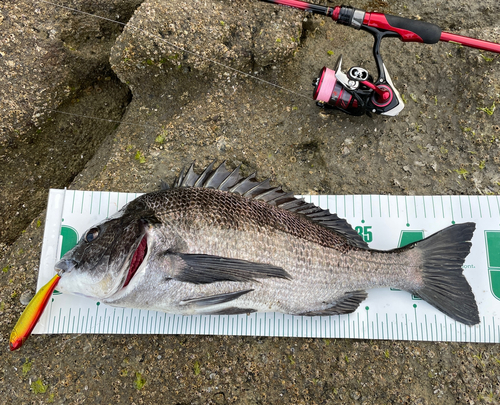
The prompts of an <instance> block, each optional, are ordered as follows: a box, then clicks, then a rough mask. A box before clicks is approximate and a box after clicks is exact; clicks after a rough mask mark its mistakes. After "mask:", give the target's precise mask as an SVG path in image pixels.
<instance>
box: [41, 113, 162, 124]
mask: <svg viewBox="0 0 500 405" xmlns="http://www.w3.org/2000/svg"><path fill="white" fill-rule="evenodd" d="M44 111H50V112H55V113H59V114H64V115H72V116H74V117H80V118H89V119H93V120H99V121H106V122H116V123H117V124H127V125H135V126H137V127H145V128H155V129H160V128H159V127H157V126H155V125H147V124H138V123H136V122H131V121H119V120H112V119H109V118H99V117H93V116H91V115H84V114H75V113H69V112H66V111H58V110H53V109H51V108H45V109H44Z"/></svg>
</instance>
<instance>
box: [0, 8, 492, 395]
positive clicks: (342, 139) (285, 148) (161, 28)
mask: <svg viewBox="0 0 500 405" xmlns="http://www.w3.org/2000/svg"><path fill="white" fill-rule="evenodd" d="M83 3H85V2H72V4H73V6H74V7H75V8H79V7H80V6H81V7H83V6H84V5H83ZM94 3H95V2H93V3H92V4H94ZM104 3H105V2H102V4H101V3H99V4H100V6H99V7H101V8H98V9H97V8H96V9H95V10H94V9H85V8H84V10H86V11H88V12H90V13H96V14H99V12H100V11H102V12H104V11H106V12H107V13H109V14H106V15H108V16H110V18H115V17H113V13H115V11H113V10H114V9H113V8H112V5H110V6H109V8H107V7H106V6H105V5H104ZM108 3H109V2H108ZM117 3H118V2H117ZM17 4H18V3H16V4H10V3H6V4H2V6H0V7H3V8H2V9H1V10H2V15H3V20H2V21H1V22H0V23H1V24H6V21H10V22H9V24H11V23H12V21H14V20H13V17H12V16H13V15H15V16H18V15H20V14H22V15H23V16H25V17H24V23H23V24H24V25H25V27H23V29H25V30H27V29H33V27H34V25H33V24H36V22H37V21H39V17H37V15H40V14H41V15H43V14H44V13H45V15H51V16H52V15H54V13H55V11H54V8H50V7H49V6H47V5H43V4H38V5H37V7H35V8H33V9H32V11H30V9H29V7H28V6H26V9H25V10H24V11H23V12H22V13H19V12H17V11H16V10H17V9H16V7H18V6H17ZM27 4H31V3H27ZM113 4H114V3H113ZM351 5H353V6H355V7H359V8H364V9H369V10H374V9H376V11H382V12H387V13H391V14H395V15H402V16H405V17H417V18H419V17H420V18H422V19H424V20H426V21H430V22H434V23H436V24H438V25H440V26H441V27H442V28H443V29H444V30H447V31H452V32H454V33H461V34H465V35H471V36H475V37H479V38H484V39H488V40H492V41H500V26H499V25H498V15H499V12H500V6H499V4H498V2H497V1H496V0H486V1H484V2H481V3H480V4H479V3H466V2H464V1H463V0H453V1H450V2H446V3H445V2H443V3H442V4H439V5H438V8H437V9H436V4H435V2H431V1H428V0H426V1H409V2H407V3H405V4H402V3H399V2H395V1H388V2H373V1H371V2H366V1H356V2H353V3H351ZM19 7H20V6H19ZM36 9H39V12H38V14H36V11H35V10H36ZM59 12H60V13H62V14H64V15H71V16H72V18H82V19H84V21H85V23H84V25H85V27H87V29H92V30H98V28H97V27H99V26H100V24H101V23H103V22H101V21H100V20H98V19H97V18H95V17H94V19H92V18H91V17H90V16H85V17H83V16H78V15H77V14H76V13H69V12H67V11H62V10H59ZM65 13H66V14H65ZM47 18H48V17H47ZM20 19H21V18H20V17H18V18H17V20H16V21H19V20H20ZM65 21H66V20H65V19H62V20H61V22H63V23H64V22H65ZM12 24H14V23H12ZM68 24H69V25H68V26H67V27H66V28H65V29H66V30H67V32H68V35H70V34H71V35H70V37H71V38H76V39H74V40H73V42H72V43H73V45H72V47H75V48H76V49H80V47H81V46H83V45H81V44H80V43H81V42H82V41H83V40H82V38H84V37H81V38H80V39H78V38H77V37H78V35H77V34H76V33H78V32H80V31H81V30H80V29H76V28H77V27H75V26H73V25H72V24H74V23H69V22H68ZM82 24H83V22H82ZM2 26H3V25H2ZM62 26H64V24H62ZM110 29H111V28H110ZM299 30H300V33H299ZM49 31H50V30H49ZM49 31H48V32H49ZM113 32H115V34H113V35H114V36H115V37H116V34H117V33H118V31H113ZM49 37H50V35H49ZM115 37H113V41H112V42H113V46H112V47H111V45H109V46H106V47H102V48H101V50H100V51H99V54H100V55H101V57H104V56H105V58H108V57H109V58H110V60H111V66H112V69H113V72H114V73H115V74H116V75H117V76H118V77H119V78H120V79H121V80H122V81H123V82H124V83H125V84H126V85H127V86H128V87H129V88H130V89H131V91H132V100H131V102H130V104H128V106H127V110H126V112H125V114H124V115H123V116H122V117H121V118H118V120H121V121H122V123H121V124H120V125H119V126H118V127H117V128H116V131H114V132H112V133H111V134H110V135H108V136H107V137H106V139H105V140H104V141H103V143H102V144H101V146H100V147H99V148H98V150H97V152H95V154H93V152H92V153H89V154H87V155H86V157H87V156H89V157H90V156H91V155H92V154H93V156H92V158H91V159H90V160H89V161H88V162H87V163H86V166H85V168H83V169H71V170H73V171H76V170H78V171H77V172H75V173H73V175H72V176H70V178H68V180H66V181H70V180H71V178H73V177H75V176H74V175H75V174H77V173H78V175H77V176H76V177H75V178H74V180H73V182H72V183H71V184H68V183H66V184H68V185H69V187H70V188H75V189H90V190H116V191H142V192H144V191H152V190H154V189H157V187H158V184H159V181H160V180H161V179H167V180H168V181H170V180H172V179H173V178H174V176H175V175H176V173H177V172H178V171H179V170H180V169H181V168H182V167H183V166H185V165H186V164H187V163H189V162H191V161H192V160H196V161H197V162H198V165H199V166H200V167H201V166H203V165H204V164H206V163H207V162H208V161H211V160H213V159H214V158H215V159H217V160H218V161H222V160H224V159H226V160H227V161H228V165H229V166H231V167H234V166H236V165H238V164H242V166H243V169H244V171H246V172H250V171H253V170H258V171H259V173H260V175H261V177H271V178H273V180H274V181H275V182H276V183H279V184H283V185H285V186H286V188H288V189H291V190H294V191H296V192H297V193H325V194H326V193H331V194H335V193H338V194H343V193H346V194H348V193H353V194H354V193H381V194H388V193H390V194H405V195H419V194H491V193H494V194H498V193H499V191H500V170H499V167H500V161H499V156H500V151H499V147H500V120H499V118H498V117H499V111H498V108H495V107H496V106H497V105H498V104H499V103H500V70H499V64H500V60H499V57H498V56H495V55H493V54H490V53H486V52H480V51H478V50H473V49H470V48H465V47H459V46H456V45H454V44H446V43H440V44H436V45H421V44H402V43H401V42H399V41H398V40H395V39H386V40H384V42H383V45H382V54H383V57H384V62H385V64H386V66H387V67H388V70H389V72H390V74H391V77H392V79H393V81H394V84H395V86H396V87H397V88H398V89H399V90H400V93H402V94H403V95H404V98H405V100H406V108H405V110H403V112H402V113H401V114H400V115H399V116H398V117H395V118H384V117H374V118H369V117H359V118H354V117H348V116H346V115H343V114H341V113H338V112H330V113H328V112H324V111H322V110H320V109H318V107H316V106H315V105H314V103H313V102H312V101H310V97H311V93H312V86H311V82H312V79H313V78H315V77H316V75H317V73H318V72H319V70H320V69H321V68H322V67H323V66H325V65H326V66H329V67H331V68H333V66H334V64H335V60H336V58H337V57H338V56H339V55H343V58H344V66H345V67H350V66H353V65H359V66H363V67H366V68H368V69H369V70H370V71H371V72H376V69H375V66H374V64H373V62H372V57H371V43H372V39H371V37H370V36H368V35H367V34H365V33H363V32H357V31H355V30H352V29H350V28H346V27H341V26H339V25H336V24H334V23H332V22H331V21H328V20H326V19H323V18H320V17H311V16H308V15H306V14H303V13H301V12H297V11H293V10H290V9H286V8H281V7H274V6H271V5H267V4H260V3H256V2H251V1H229V0H224V1H223V0H207V1H205V0H200V1H189V2H188V1H146V2H144V3H143V4H142V5H141V6H140V7H139V8H138V9H137V11H136V12H135V13H134V15H133V17H132V18H131V19H130V21H129V22H128V25H127V27H126V29H125V30H124V31H123V33H122V34H121V35H120V37H119V38H117V40H116V41H115V40H114V38H115ZM85 38H86V37H85ZM108 38H109V40H110V41H111V38H112V36H109V37H108ZM83 43H85V41H83ZM172 45H175V46H172ZM9 46H10V45H9ZM39 46H40V45H39ZM179 47H181V48H182V49H179ZM9 49H10V48H9ZM12 49H13V50H12V52H19V53H20V54H21V53H22V56H19V57H18V59H20V58H24V59H23V60H24V61H28V60H29V58H30V57H31V59H32V62H33V65H32V66H39V64H40V61H39V60H38V59H37V54H36V53H35V51H34V49H35V48H34V47H29V46H26V47H24V48H23V49H19V48H18V47H16V46H14V47H13V48H12ZM22 51H24V52H22ZM188 51H189V52H188ZM9 54H10V53H9ZM199 54H202V55H203V59H200V58H199V57H198V56H195V55H199ZM1 56H2V58H0V62H4V64H3V65H2V66H3V67H2V68H3V69H10V67H9V64H6V63H5V61H6V59H5V56H4V55H1ZM16 63H17V62H16ZM23 63H26V69H28V71H29V70H30V69H33V68H29V67H28V65H29V64H28V63H27V62H23ZM0 65H1V63H0ZM5 66H7V67H5ZM90 66H91V64H90V63H89V64H88V67H89V69H90ZM84 67H85V66H83V65H82V66H81V69H82V70H85V69H84ZM60 68H61V69H62V70H64V69H63V67H60ZM37 69H38V67H37ZM93 70H94V71H95V70H96V69H93ZM85 71H87V70H85ZM89 71H90V70H89ZM4 72H10V73H9V74H11V75H12V70H4ZM70 74H71V72H67V71H64V73H60V74H59V75H58V76H60V75H63V77H65V76H64V75H70ZM89 74H90V73H89ZM248 74H252V76H254V77H250V76H249V75H248ZM79 75H80V76H82V82H85V80H86V79H85V80H83V78H85V77H86V76H85V74H84V73H81V74H80V73H79ZM23 76H26V77H24V79H25V80H26V82H25V83H26V84H29V86H31V87H33V88H34V89H39V88H42V87H43V86H45V87H47V85H46V84H44V83H46V82H43V81H41V80H39V79H37V78H35V77H33V76H30V77H28V76H27V75H23ZM102 77H104V80H103V83H104V82H106V81H105V77H107V76H102ZM109 77H111V76H109ZM109 81H110V82H111V81H113V80H109ZM41 82H42V83H41ZM91 82H92V83H93V84H92V86H95V85H98V83H101V82H99V81H91ZM5 83H6V82H2V83H1V85H0V89H2V91H4V94H7V93H5V88H6V87H5V86H6V84H5ZM58 83H59V82H58ZM87 83H88V82H87ZM96 83H97V84H96ZM40 86H42V87H40ZM21 88H22V86H21ZM92 88H94V87H92ZM58 89H59V87H57V86H54V87H53V88H49V87H47V90H46V91H45V92H42V94H44V93H47V99H46V100H45V101H43V100H42V101H39V104H36V103H34V104H33V106H32V107H29V106H27V105H25V104H23V103H25V101H23V100H25V99H28V100H32V99H33V100H35V99H36V97H39V94H40V91H35V90H30V87H26V89H25V93H22V92H18V93H15V92H10V93H8V94H7V96H6V97H5V98H2V101H1V102H2V103H6V102H9V103H17V104H13V105H15V106H21V107H20V108H19V109H20V110H22V111H24V112H26V111H28V112H27V113H26V114H27V115H26V116H27V117H29V120H31V119H32V118H31V117H32V114H33V111H35V107H37V108H38V110H37V111H39V109H42V111H44V112H45V113H46V114H47V116H48V110H43V107H44V105H43V103H47V105H46V107H48V108H50V109H52V108H55V106H57V105H59V104H64V103H65V102H66V103H68V104H70V102H71V99H72V98H73V97H75V95H74V94H70V95H68V97H67V98H65V97H62V95H61V93H60V90H58ZM115 92H116V93H119V94H121V93H120V92H122V90H118V87H116V88H110V89H109V94H115ZM32 93H33V94H32ZM49 93H50V94H49ZM24 94H26V96H23V95H24ZM57 97H60V98H57ZM110 98H112V97H110ZM7 99H8V101H5V100H7ZM49 99H50V100H51V101H50V103H49V101H47V100H49ZM54 100H57V101H54ZM107 101H109V99H108V100H107ZM105 102H106V101H105ZM51 103H52V104H51ZM35 104H36V105H35ZM88 105H89V106H91V107H89V108H90V109H89V110H88V112H89V114H87V115H89V116H93V117H95V116H98V117H100V115H98V114H97V111H101V112H104V113H105V115H106V114H108V113H107V111H106V110H103V109H102V108H101V107H98V106H99V104H97V103H96V102H95V100H94V101H91V102H89V104H88ZM28 107H29V108H28ZM30 108H31V110H30ZM121 108H122V107H121ZM30 111H31V112H30ZM70 112H74V111H70ZM78 113H79V114H81V113H82V112H81V111H78ZM5 117H6V119H5V120H2V123H3V124H4V127H5V128H7V131H10V132H8V134H9V136H10V137H11V138H12V137H14V138H15V136H14V135H12V134H11V133H12V129H16V128H18V127H19V128H21V129H22V131H21V132H22V133H23V134H28V132H29V131H28V132H26V131H27V130H26V129H25V128H26V125H25V124H24V123H23V122H26V120H24V121H23V119H24V118H23V119H22V117H24V115H5ZM12 117H14V118H15V119H14V118H12ZM20 117H21V118H20ZM50 117H51V118H52V119H53V120H54V123H53V125H59V126H61V125H63V124H60V120H61V119H62V114H57V113H52V114H51V115H50ZM74 118H75V119H76V117H74ZM16 120H17V121H16ZM7 125H10V127H8V126H7ZM45 125H49V124H45ZM93 126H94V127H99V126H101V122H100V121H97V120H94V125H93ZM9 128H10V130H9ZM41 128H42V130H44V128H49V127H48V126H43V125H42V127H41ZM56 128H57V127H56ZM62 128H64V126H63V127H62ZM82 130H83V131H87V130H90V129H89V128H82ZM23 131H25V132H23ZM106 131H107V133H110V132H109V131H110V130H109V129H107V130H106ZM79 133H80V136H81V134H82V133H85V134H86V132H79ZM77 135H78V131H77V133H76V134H75V136H74V143H75V144H76V145H78V144H79V142H81V137H78V136H77ZM24 136H25V135H23V136H22V137H19V139H24V138H23V137H24ZM14 138H12V139H14ZM16 139H17V138H16ZM101 139H102V138H101ZM97 142H98V141H96V143H97ZM2 151H5V152H3V153H2V156H3V157H5V158H6V159H12V156H14V155H13V153H12V151H11V150H9V149H2ZM66 154H67V155H68V156H69V157H70V159H69V161H68V162H73V161H74V160H75V156H76V157H77V158H78V154H81V153H80V152H78V151H77V149H76V146H75V148H70V149H69V150H68V152H66ZM29 155H31V156H32V159H28V158H26V159H27V161H29V162H34V161H35V159H39V158H38V157H37V154H36V153H35V152H33V151H32V150H31V152H30V154H29ZM76 160H77V159H76ZM80 160H83V161H86V159H82V158H80ZM43 166H44V167H45V168H46V169H45V170H47V172H49V171H50V170H51V165H50V162H49V164H44V165H43ZM7 167H12V169H9V171H8V172H6V173H7V174H8V176H9V179H11V181H13V179H17V178H18V177H17V176H22V174H23V173H21V172H23V171H26V170H25V169H23V170H20V169H19V170H18V171H16V170H15V165H12V166H8V165H7ZM19 167H21V166H19ZM58 171H62V170H58ZM40 176H45V174H40ZM19 178H22V177H19ZM21 184H23V185H22V186H20V187H18V188H19V189H28V188H29V190H31V191H30V193H31V194H35V193H37V192H39V193H41V191H37V190H40V189H41V190H45V192H46V189H47V188H48V187H62V186H63V185H59V184H60V183H57V184H55V183H51V182H50V181H48V180H46V181H45V182H43V183H39V184H37V187H35V186H33V185H31V183H30V184H29V185H26V184H27V183H21ZM2 189H3V186H2ZM2 191H3V190H2ZM4 198H5V197H4V194H2V199H4ZM36 199H37V200H38V201H41V203H42V204H43V203H44V201H45V199H44V195H43V194H39V195H37V198H36ZM20 201H22V199H20ZM8 215H10V216H12V213H10V214H8ZM5 218H6V216H5V215H4V214H2V219H3V220H4V221H5ZM29 219H30V220H31V219H32V222H31V224H30V225H29V226H27V227H23V229H24V232H23V233H22V234H21V235H20V236H19V237H18V238H17V240H16V242H15V243H13V244H9V245H6V244H5V242H6V240H4V245H3V250H2V252H1V256H0V267H1V268H2V269H3V271H2V273H0V286H1V287H0V288H1V290H0V299H1V302H0V311H1V315H2V316H1V317H0V330H1V342H2V343H3V345H4V347H6V346H7V341H8V336H9V333H10V330H11V328H12V326H13V324H14V323H15V321H16V320H17V318H18V316H19V314H20V312H21V310H22V304H21V303H20V297H21V296H25V295H26V293H25V292H26V291H27V290H31V291H34V289H35V286H36V276H37V266H38V260H39V254H40V253H39V252H40V248H41V240H42V232H43V215H39V216H36V214H35V213H31V214H30V216H29ZM17 235H19V232H18V233H17ZM0 357H1V358H2V361H1V364H2V366H1V371H0V382H1V384H0V392H3V393H4V395H5V396H6V397H8V398H9V399H10V400H11V401H17V402H18V403H32V402H34V403H39V402H41V403H49V402H54V403H81V402H84V401H85V400H86V399H87V398H92V400H93V401H95V402H97V403H132V402H133V403H159V402H162V401H163V402H166V401H168V402H169V403H175V404H188V403H194V404H196V403H199V404H205V403H248V404H257V403H297V404H299V403H303V404H313V403H317V404H320V403H354V404H358V403H359V404H363V403H365V404H373V403H377V404H378V403H380V404H386V403H407V404H442V403H467V404H477V403H497V402H498V401H500V399H499V398H500V382H499V379H498V377H497V375H498V374H499V371H500V370H499V367H500V353H499V350H498V348H497V346H495V345H485V344H459V343H424V342H389V341H354V340H331V341H330V340H323V339H286V338H250V337H199V336H102V335H100V336H91V335H79V336H64V335H63V336H33V337H32V338H31V339H30V340H29V341H28V342H27V343H26V344H25V346H24V347H23V348H22V349H21V350H20V351H19V352H15V353H8V352H7V351H4V352H3V353H2V354H0ZM42 391H43V392H42Z"/></svg>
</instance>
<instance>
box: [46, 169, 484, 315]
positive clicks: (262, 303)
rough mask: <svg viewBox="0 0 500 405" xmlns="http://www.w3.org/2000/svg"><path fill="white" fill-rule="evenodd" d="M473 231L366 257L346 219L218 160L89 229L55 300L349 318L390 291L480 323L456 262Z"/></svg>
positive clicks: (470, 227)
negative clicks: (375, 292)
mask: <svg viewBox="0 0 500 405" xmlns="http://www.w3.org/2000/svg"><path fill="white" fill-rule="evenodd" d="M474 230H475V224H474V223H472V222H466V223H461V224H454V225H451V226H449V227H447V228H445V229H442V230H440V231H438V232H437V233H435V234H433V235H431V236H429V237H427V238H425V239H423V240H421V241H418V242H414V243H411V244H409V245H407V246H405V247H400V248H395V249H391V250H386V251H384V250H377V249H372V248H370V247H369V246H368V244H367V243H366V242H365V241H364V240H363V238H362V237H361V236H360V235H359V234H358V233H357V232H356V231H355V230H354V229H353V227H352V226H351V225H350V224H349V223H348V222H347V221H346V220H345V219H343V218H340V217H339V216H337V215H336V214H334V213H330V212H329V210H324V209H322V208H319V207H317V206H316V205H314V204H312V203H307V202H306V201H304V200H303V199H300V198H296V197H295V196H294V194H293V193H292V192H286V191H285V190H283V188H282V187H281V186H278V187H275V186H272V185H271V183H270V180H269V179H267V180H264V181H258V180H257V179H256V174H255V173H253V174H251V175H250V176H248V177H243V176H242V175H241V174H240V168H239V167H237V168H236V169H234V170H232V171H231V170H228V169H227V168H226V163H225V162H223V163H221V164H220V165H218V166H217V167H215V162H212V163H211V164H209V165H208V166H207V167H206V168H205V169H204V170H203V171H202V173H201V174H196V172H195V170H194V164H191V166H190V167H189V169H188V170H186V171H185V170H182V171H181V173H180V174H179V176H178V177H177V179H176V180H175V181H174V184H173V185H172V186H171V187H168V186H167V185H166V184H165V183H163V184H162V187H161V189H160V190H159V191H154V192H150V193H146V194H143V195H141V196H139V197H138V198H136V199H134V200H132V201H130V202H129V203H128V204H127V205H125V206H124V207H123V208H122V209H121V210H120V211H118V212H117V213H116V214H114V215H112V216H111V217H109V218H107V219H105V220H104V221H102V222H100V223H98V224H96V225H94V226H92V227H91V228H90V229H88V230H87V231H86V232H85V234H83V236H82V237H81V239H80V241H79V242H78V244H77V245H76V246H75V247H74V248H73V249H71V250H70V251H68V252H67V253H66V254H64V256H63V257H62V258H61V260H60V261H59V262H58V263H56V265H55V270H56V272H57V274H58V275H59V276H60V280H59V285H58V291H60V292H62V293H69V294H78V295H83V296H86V297H91V298H93V299H95V300H99V301H100V302H103V303H105V304H108V305H111V306H116V307H126V308H137V309H145V310H156V311H163V312H167V313H175V314H182V315H199V314H202V315H234V314H248V313H252V312H282V313H286V314H294V315H305V316H328V315H340V314H348V313H352V312H354V311H355V310H356V309H357V308H358V306H359V305H360V304H361V302H362V301H364V300H365V299H366V298H367V296H368V293H367V290H369V289H371V288H377V287H392V288H397V289H400V290H404V291H407V292H409V293H411V294H415V295H416V296H418V297H420V298H422V299H423V300H425V301H426V302H428V303H429V304H431V305H432V306H434V307H435V308H437V309H438V310H439V311H441V312H442V313H444V314H445V315H447V316H449V317H451V318H452V319H454V320H456V321H458V322H461V323H463V324H465V325H475V324H477V323H479V311H478V307H477V304H476V300H475V297H474V294H473V292H472V289H471V286H470V285H469V283H468V281H467V279H466V278H465V276H464V275H463V269H462V265H463V263H464V261H465V258H466V257H467V255H468V254H469V252H470V249H471V245H472V243H471V239H472V236H473V233H474Z"/></svg>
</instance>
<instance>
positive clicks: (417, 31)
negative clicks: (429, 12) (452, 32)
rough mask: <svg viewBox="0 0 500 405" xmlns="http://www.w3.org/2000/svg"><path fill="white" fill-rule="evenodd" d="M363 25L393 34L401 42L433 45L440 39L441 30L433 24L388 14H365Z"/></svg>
mask: <svg viewBox="0 0 500 405" xmlns="http://www.w3.org/2000/svg"><path fill="white" fill-rule="evenodd" d="M363 25H367V26H369V27H375V28H378V29H382V30H386V31H392V32H395V33H397V34H398V35H399V37H400V39H401V41H403V42H422V43H424V44H435V43H437V42H439V40H440V38H441V28H439V27H438V26H437V25H435V24H431V23H428V22H424V21H417V20H411V19H409V18H404V17H398V16H395V15H390V14H382V13H366V15H365V19H364V21H363Z"/></svg>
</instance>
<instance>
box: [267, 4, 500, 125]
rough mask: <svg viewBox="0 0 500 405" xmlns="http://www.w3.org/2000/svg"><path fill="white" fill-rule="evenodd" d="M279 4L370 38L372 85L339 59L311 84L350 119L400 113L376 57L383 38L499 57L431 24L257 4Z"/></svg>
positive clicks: (498, 47)
mask: <svg viewBox="0 0 500 405" xmlns="http://www.w3.org/2000/svg"><path fill="white" fill-rule="evenodd" d="M260 1H264V2H266V3H273V4H280V5H284V6H289V7H293V8H297V9H300V10H304V11H308V12H311V13H314V14H321V15H325V16H327V17H331V18H332V20H333V21H336V22H337V23H338V24H343V25H348V26H350V27H353V28H355V29H361V30H363V31H367V32H369V33H370V34H372V35H373V37H374V38H375V42H374V45H373V56H374V57H375V62H376V64H377V70H378V78H377V80H375V81H373V79H372V77H371V76H370V75H369V74H368V72H367V71H366V70H365V69H363V68H360V67H353V68H351V69H349V71H348V72H347V73H344V72H343V71H342V58H339V60H338V62H337V65H336V68H335V70H331V69H328V68H326V67H324V68H323V69H322V71H321V73H320V77H319V78H318V79H316V80H315V81H314V83H313V84H314V85H315V90H314V99H315V100H317V101H318V104H319V105H321V106H330V107H333V108H335V109H338V110H341V111H343V112H345V113H348V114H351V115H363V114H365V113H368V114H370V113H375V114H382V115H389V116H394V115H397V114H399V112H400V111H401V110H402V109H403V107H404V103H403V101H402V100H401V97H400V95H399V93H398V91H397V90H396V89H395V88H394V85H393V84H392V81H391V78H390V76H389V73H388V72H387V69H386V67H385V65H384V63H383V61H382V57H381V56H380V43H381V41H382V39H383V38H385V37H396V38H399V39H400V40H401V41H403V42H421V43H424V44H435V43H437V42H439V41H443V42H455V43H458V44H461V45H465V46H469V47H472V48H477V49H482V50H485V51H490V52H496V53H500V44H497V43H494V42H488V41H483V40H480V39H475V38H470V37H466V36H462V35H456V34H451V33H449V32H443V31H442V30H441V28H439V27H438V26H437V25H435V24H431V23H428V22H424V21H417V20H412V19H409V18H404V17H398V16H393V15H389V14H382V13H368V12H366V11H363V10H359V9H356V8H353V7H349V6H335V7H326V6H321V5H318V4H312V3H307V2H305V1H300V0H260Z"/></svg>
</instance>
